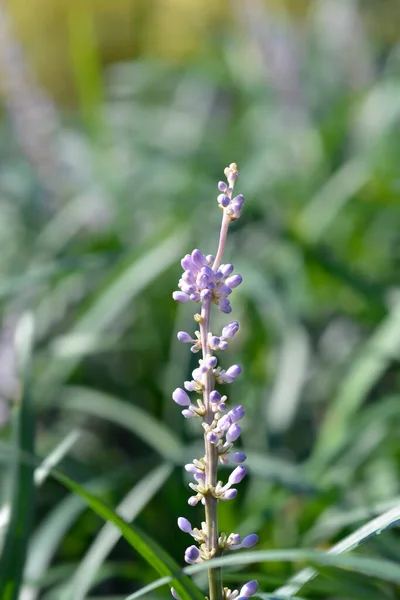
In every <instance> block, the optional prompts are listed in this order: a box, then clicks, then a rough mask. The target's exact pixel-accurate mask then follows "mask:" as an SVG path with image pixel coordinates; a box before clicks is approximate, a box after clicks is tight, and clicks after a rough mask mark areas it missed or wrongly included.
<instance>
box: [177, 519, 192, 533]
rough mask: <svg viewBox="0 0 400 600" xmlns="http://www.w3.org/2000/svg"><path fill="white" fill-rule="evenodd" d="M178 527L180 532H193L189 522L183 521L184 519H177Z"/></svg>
mask: <svg viewBox="0 0 400 600" xmlns="http://www.w3.org/2000/svg"><path fill="white" fill-rule="evenodd" d="M178 527H179V529H180V530H181V531H183V532H185V533H192V531H193V529H192V525H191V523H190V521H188V520H187V519H185V517H179V519H178Z"/></svg>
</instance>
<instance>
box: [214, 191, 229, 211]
mask: <svg viewBox="0 0 400 600" xmlns="http://www.w3.org/2000/svg"><path fill="white" fill-rule="evenodd" d="M217 201H218V204H219V205H220V206H223V207H224V208H226V207H227V206H229V204H230V201H231V199H230V198H229V196H227V195H226V194H220V195H219V196H218V198H217Z"/></svg>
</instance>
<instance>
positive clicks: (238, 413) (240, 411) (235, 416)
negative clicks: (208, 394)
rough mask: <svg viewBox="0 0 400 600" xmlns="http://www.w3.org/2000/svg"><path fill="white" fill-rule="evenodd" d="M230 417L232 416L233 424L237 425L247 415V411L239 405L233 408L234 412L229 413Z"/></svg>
mask: <svg viewBox="0 0 400 600" xmlns="http://www.w3.org/2000/svg"><path fill="white" fill-rule="evenodd" d="M228 415H229V416H230V418H231V420H232V423H235V422H236V421H240V419H243V417H244V415H245V410H244V408H243V406H242V405H241V404H239V406H235V407H234V408H232V410H230V411H229V412H228Z"/></svg>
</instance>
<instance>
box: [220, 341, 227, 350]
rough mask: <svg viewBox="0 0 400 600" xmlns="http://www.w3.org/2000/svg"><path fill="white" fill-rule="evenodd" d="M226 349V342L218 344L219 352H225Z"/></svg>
mask: <svg viewBox="0 0 400 600" xmlns="http://www.w3.org/2000/svg"><path fill="white" fill-rule="evenodd" d="M227 347H228V342H225V341H222V342H220V343H219V346H218V349H219V350H226V349H227Z"/></svg>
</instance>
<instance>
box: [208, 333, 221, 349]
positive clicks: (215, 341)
mask: <svg viewBox="0 0 400 600" xmlns="http://www.w3.org/2000/svg"><path fill="white" fill-rule="evenodd" d="M220 341H221V340H220V338H219V337H217V336H216V335H213V336H212V337H210V339H209V340H208V345H209V347H210V348H211V350H217V349H218V348H219V344H220Z"/></svg>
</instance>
